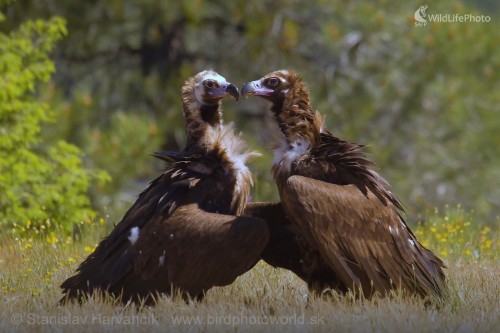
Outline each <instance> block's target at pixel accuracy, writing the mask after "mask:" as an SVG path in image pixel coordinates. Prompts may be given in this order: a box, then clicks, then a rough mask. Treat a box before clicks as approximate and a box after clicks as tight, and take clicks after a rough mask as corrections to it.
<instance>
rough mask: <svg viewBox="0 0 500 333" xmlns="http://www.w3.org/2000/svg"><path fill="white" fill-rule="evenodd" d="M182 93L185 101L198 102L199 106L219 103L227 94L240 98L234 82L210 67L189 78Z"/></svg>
mask: <svg viewBox="0 0 500 333" xmlns="http://www.w3.org/2000/svg"><path fill="white" fill-rule="evenodd" d="M182 95H183V99H184V101H185V102H188V103H190V104H192V103H194V104H198V107H200V106H203V105H207V106H210V105H218V104H219V102H220V101H221V100H222V99H223V98H225V97H227V96H232V97H234V98H235V99H236V100H238V99H239V96H240V94H239V91H238V88H237V87H236V86H235V85H234V84H232V83H230V82H228V81H227V80H226V79H225V78H224V77H223V76H221V75H219V74H218V73H217V72H215V71H213V70H210V69H209V70H204V71H202V72H200V73H198V74H196V75H195V76H194V77H192V78H190V79H188V80H187V81H186V82H185V83H184V87H183V88H182Z"/></svg>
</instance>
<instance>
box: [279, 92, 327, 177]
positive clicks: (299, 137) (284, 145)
mask: <svg viewBox="0 0 500 333" xmlns="http://www.w3.org/2000/svg"><path fill="white" fill-rule="evenodd" d="M272 111H273V114H274V117H275V119H276V121H277V122H278V125H279V127H280V130H281V133H282V137H281V140H280V142H278V145H277V146H276V148H275V149H274V161H273V170H274V175H275V178H283V177H284V178H288V176H289V175H290V171H291V166H292V163H293V162H295V161H297V160H298V159H299V158H300V157H301V156H302V155H303V154H306V153H308V152H309V151H310V149H311V148H313V147H314V146H315V145H316V144H318V143H319V137H320V132H321V117H319V116H317V115H316V114H315V113H314V112H313V110H312V107H311V103H310V101H309V93H308V92H307V90H306V88H305V86H304V85H303V84H302V83H297V84H296V85H295V86H294V87H293V88H291V90H290V91H288V93H287V94H286V95H285V98H283V99H282V100H281V101H279V102H275V103H274V104H273V107H272Z"/></svg>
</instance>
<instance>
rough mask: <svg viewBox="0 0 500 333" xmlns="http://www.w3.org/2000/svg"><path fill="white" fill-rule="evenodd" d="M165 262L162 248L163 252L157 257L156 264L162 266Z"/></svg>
mask: <svg viewBox="0 0 500 333" xmlns="http://www.w3.org/2000/svg"><path fill="white" fill-rule="evenodd" d="M164 263H165V250H163V254H162V255H161V256H160V258H158V266H159V267H162V266H163V264H164Z"/></svg>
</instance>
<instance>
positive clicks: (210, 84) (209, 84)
mask: <svg viewBox="0 0 500 333" xmlns="http://www.w3.org/2000/svg"><path fill="white" fill-rule="evenodd" d="M203 85H204V86H205V88H208V89H212V88H215V86H216V83H215V81H214V80H205V81H203Z"/></svg>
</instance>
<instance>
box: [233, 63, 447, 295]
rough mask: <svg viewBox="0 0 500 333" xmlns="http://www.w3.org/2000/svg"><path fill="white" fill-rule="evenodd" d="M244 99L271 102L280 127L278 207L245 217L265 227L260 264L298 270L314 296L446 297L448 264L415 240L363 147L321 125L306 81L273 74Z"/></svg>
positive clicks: (251, 210)
mask: <svg viewBox="0 0 500 333" xmlns="http://www.w3.org/2000/svg"><path fill="white" fill-rule="evenodd" d="M241 94H242V96H260V97H262V98H264V99H266V100H268V101H270V102H271V103H272V106H271V112H272V115H273V118H274V120H275V121H276V122H277V124H278V126H279V129H280V134H279V137H280V138H279V142H278V143H277V144H276V146H275V147H274V160H273V166H272V172H273V176H274V180H275V182H276V184H277V187H278V191H279V195H280V199H281V202H279V203H253V204H249V205H248V206H247V207H246V209H245V213H244V215H248V216H254V217H261V218H263V219H265V220H266V221H267V223H268V226H269V230H270V241H269V243H268V245H267V246H266V248H265V249H264V251H263V253H262V256H261V257H262V259H264V260H265V261H266V262H267V263H269V264H271V265H273V266H275V267H282V268H286V269H289V270H292V271H293V272H294V273H296V274H297V275H298V276H299V277H300V278H302V279H303V280H304V281H306V282H307V284H308V287H309V289H310V290H311V291H313V292H319V293H321V292H324V291H327V290H337V291H339V292H341V293H343V292H347V291H349V290H351V291H353V292H354V293H355V294H356V295H361V296H365V297H372V296H373V295H375V294H378V295H380V296H386V295H388V294H390V292H391V290H402V291H403V292H404V293H405V294H410V295H413V294H417V295H420V296H422V297H424V298H428V297H439V296H441V295H442V294H443V292H444V290H445V275H444V273H443V268H444V267H445V266H444V264H443V262H442V261H441V260H440V259H439V258H438V257H437V256H436V255H434V254H433V253H432V252H431V251H430V250H428V249H426V248H425V247H424V246H422V245H421V244H420V243H419V242H418V241H417V239H416V237H415V235H414V234H413V233H412V231H411V230H410V228H409V227H408V226H407V225H406V223H405V221H404V220H403V217H402V212H403V208H402V204H401V203H400V201H399V200H398V198H397V197H396V196H395V195H394V194H393V193H391V191H390V190H389V184H388V183H387V182H386V181H385V180H384V179H383V178H382V177H381V176H380V175H379V174H378V173H377V172H375V171H374V170H372V168H373V164H372V162H370V161H369V160H368V158H367V156H366V154H365V153H364V152H363V146H361V145H358V144H355V143H350V142H346V141H343V140H341V139H339V138H337V137H335V136H334V135H333V134H332V133H331V132H329V131H328V130H327V129H325V128H324V127H323V121H322V118H321V115H320V114H319V113H318V112H314V111H313V108H312V106H311V102H310V99H309V92H308V89H307V87H306V85H305V83H304V81H303V80H302V78H301V77H300V76H299V75H297V74H296V73H295V72H292V71H287V70H279V71H274V72H272V73H270V74H267V75H266V76H264V77H262V78H261V79H258V80H255V81H251V82H248V83H246V84H245V85H244V86H243V88H242V90H241Z"/></svg>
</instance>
